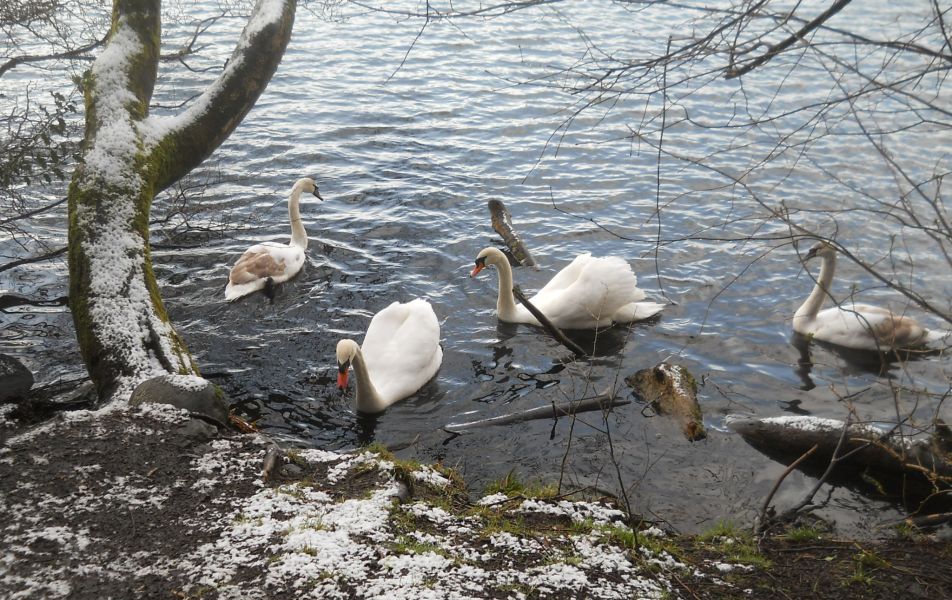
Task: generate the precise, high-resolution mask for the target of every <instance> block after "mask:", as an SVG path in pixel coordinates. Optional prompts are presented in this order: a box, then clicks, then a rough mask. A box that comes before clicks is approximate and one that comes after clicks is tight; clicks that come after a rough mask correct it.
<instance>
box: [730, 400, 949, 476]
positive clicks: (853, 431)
mask: <svg viewBox="0 0 952 600" xmlns="http://www.w3.org/2000/svg"><path fill="white" fill-rule="evenodd" d="M727 425H728V427H730V428H731V429H732V430H734V431H736V432H737V433H739V434H740V435H741V436H742V437H743V438H744V440H745V441H746V442H747V443H748V444H750V445H751V446H753V447H754V448H756V449H758V450H760V451H761V452H763V453H764V454H767V455H768V456H776V457H778V458H780V459H781V460H782V459H783V457H787V456H796V455H799V454H802V453H803V452H805V451H806V450H808V449H809V448H811V447H813V446H817V450H816V452H814V461H821V462H826V463H828V462H829V461H830V460H831V459H832V458H833V457H834V456H833V454H834V452H836V448H837V445H838V444H839V442H840V438H841V437H843V427H845V426H846V423H845V422H843V421H840V420H837V419H821V418H819V417H810V416H789V417H772V418H766V419H748V418H744V417H737V416H729V417H728V419H727ZM944 443H945V440H944V439H943V436H942V430H941V428H940V429H938V430H937V435H935V436H930V437H928V438H919V439H911V438H908V437H905V436H902V435H900V433H899V432H898V431H894V430H885V429H880V428H878V427H873V426H871V425H865V424H854V425H850V426H849V429H848V430H847V431H846V435H845V437H843V444H842V446H841V447H840V449H839V452H838V453H837V455H838V456H839V457H842V458H841V460H843V462H844V463H850V464H853V465H862V466H865V467H870V468H872V469H875V470H878V471H882V472H886V473H892V474H914V475H916V476H919V477H925V478H926V479H928V480H929V481H930V482H932V483H942V484H944V485H945V486H946V487H947V486H949V485H952V456H950V455H949V454H948V453H947V452H946V451H945V450H944Z"/></svg>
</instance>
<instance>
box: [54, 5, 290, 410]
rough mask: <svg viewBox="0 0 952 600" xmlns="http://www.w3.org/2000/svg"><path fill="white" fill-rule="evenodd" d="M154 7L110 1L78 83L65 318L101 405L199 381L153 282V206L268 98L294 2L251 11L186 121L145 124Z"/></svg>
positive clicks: (154, 46) (156, 21)
mask: <svg viewBox="0 0 952 600" xmlns="http://www.w3.org/2000/svg"><path fill="white" fill-rule="evenodd" d="M160 4H161V3H160V2H159V1H158V0H116V1H115V2H114V5H113V21H112V30H111V33H110V37H109V41H108V43H107V45H106V48H105V50H104V51H103V52H102V54H101V55H100V56H99V58H97V60H96V62H95V63H94V65H93V67H92V69H90V71H89V72H87V73H86V75H85V79H84V87H85V98H86V134H85V139H84V140H83V159H82V161H81V164H80V166H79V167H78V168H77V170H76V172H75V173H74V175H73V180H72V183H71V185H70V189H69V271H70V290H69V297H70V309H71V312H72V314H73V321H74V323H75V326H76V335H77V338H78V339H79V346H80V350H81V351H82V354H83V359H84V361H85V362H86V366H87V368H88V370H89V374H90V377H91V378H92V380H93V381H94V382H95V384H96V387H97V388H98V390H99V393H100V396H101V397H103V398H120V397H121V398H127V397H128V395H129V393H130V392H131V391H132V389H133V388H134V387H135V385H137V384H138V383H139V382H141V381H143V380H145V379H148V378H150V377H153V376H155V375H159V374H164V373H197V367H196V365H195V364H194V362H193V361H192V358H191V356H190V355H189V353H188V350H187V349H186V347H185V344H184V343H183V341H182V339H181V338H180V337H179V336H178V334H177V333H176V332H175V330H174V328H173V327H172V325H171V323H170V322H169V319H168V315H167V314H166V311H165V307H164V306H163V304H162V298H161V295H160V293H159V288H158V285H157V283H156V280H155V275H154V274H153V272H152V264H151V259H150V253H149V209H150V207H151V204H152V199H153V198H154V196H155V194H156V193H158V192H159V191H161V190H163V189H165V188H166V187H168V186H170V185H172V184H173V183H175V182H176V181H177V180H178V179H180V178H181V177H182V176H184V175H185V174H187V173H188V172H189V171H190V170H191V169H193V168H194V167H196V166H197V165H198V164H200V163H201V162H202V161H203V160H204V159H205V158H207V157H208V156H209V155H210V154H211V153H212V152H213V151H214V150H215V149H216V148H217V147H218V146H219V145H220V144H221V143H222V142H223V141H224V140H225V139H227V137H228V136H229V135H230V134H231V132H232V131H234V129H235V127H237V126H238V124H239V123H240V122H241V120H242V118H244V116H245V115H246V114H247V113H248V111H249V110H251V108H252V106H254V103H255V101H256V100H257V99H258V96H259V95H260V94H261V92H262V91H264V89H265V87H266V86H267V84H268V82H269V81H270V79H271V76H272V75H273V74H274V71H275V69H277V66H278V64H279V62H280V60H281V57H282V56H283V54H284V49H285V48H286V47H287V43H288V40H289V39H290V36H291V26H292V24H293V21H294V10H295V2H294V1H293V0H259V1H258V3H257V5H256V6H255V8H254V11H253V12H252V15H251V18H250V19H249V22H248V25H247V26H246V27H245V30H244V31H243V32H242V35H241V37H240V39H239V40H238V44H237V46H236V48H235V51H234V53H233V54H232V57H231V59H230V60H229V61H228V65H227V66H226V67H225V69H224V71H223V72H222V74H221V75H220V76H219V78H218V79H217V81H216V82H215V83H214V84H212V85H211V86H210V87H209V88H208V89H206V90H205V92H204V93H203V94H202V96H201V97H200V98H198V99H197V100H196V101H195V102H194V103H192V105H190V106H189V108H187V109H185V110H184V111H183V112H182V114H180V115H178V116H176V117H173V118H168V117H166V118H163V119H158V118H156V117H151V116H149V114H148V107H149V101H150V99H151V97H152V90H153V87H154V85H155V80H156V75H157V68H158V58H159V43H160V38H159V35H160Z"/></svg>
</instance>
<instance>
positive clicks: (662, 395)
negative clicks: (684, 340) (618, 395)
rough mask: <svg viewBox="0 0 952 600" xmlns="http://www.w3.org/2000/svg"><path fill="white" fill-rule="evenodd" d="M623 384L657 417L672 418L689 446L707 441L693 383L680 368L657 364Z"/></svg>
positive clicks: (694, 382)
mask: <svg viewBox="0 0 952 600" xmlns="http://www.w3.org/2000/svg"><path fill="white" fill-rule="evenodd" d="M625 383H627V384H628V385H630V386H631V387H632V388H634V390H635V392H636V393H637V394H638V395H639V396H641V398H642V399H643V400H645V401H646V402H650V403H651V405H652V406H653V407H654V409H655V410H656V411H658V413H659V414H662V415H672V416H674V417H676V418H677V419H678V420H679V421H680V424H681V432H682V433H684V437H686V438H687V439H689V440H691V441H692V442H694V441H697V440H702V439H704V438H705V437H707V432H706V431H705V430H704V420H703V417H702V415H701V406H700V405H699V404H698V402H697V382H696V381H695V380H694V377H693V376H692V375H691V373H690V372H689V371H688V370H687V369H685V368H684V367H682V366H680V365H672V364H670V363H666V362H663V363H659V364H658V365H656V366H655V367H654V368H651V369H642V370H640V371H638V372H637V373H635V374H634V375H629V376H628V377H626V378H625Z"/></svg>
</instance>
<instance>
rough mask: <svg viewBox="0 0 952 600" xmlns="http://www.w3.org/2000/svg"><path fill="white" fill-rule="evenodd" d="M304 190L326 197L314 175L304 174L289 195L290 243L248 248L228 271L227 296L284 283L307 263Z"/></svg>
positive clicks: (238, 296) (235, 298) (239, 295)
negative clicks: (305, 257) (320, 191)
mask: <svg viewBox="0 0 952 600" xmlns="http://www.w3.org/2000/svg"><path fill="white" fill-rule="evenodd" d="M302 192H309V193H311V194H314V195H315V196H317V197H318V198H319V199H320V200H323V198H321V194H320V193H319V192H318V191H317V184H316V183H314V180H313V179H310V178H309V177H303V178H301V179H298V180H297V182H295V184H294V187H292V188H291V197H290V198H289V199H288V216H289V218H290V219H291V243H289V244H288V245H287V246H283V245H281V244H273V243H264V244H255V245H254V246H252V247H251V248H248V249H247V250H245V253H244V254H242V255H241V258H239V259H238V262H236V263H235V266H233V267H232V268H231V271H230V272H229V273H228V285H226V286H225V300H228V301H229V302H231V301H232V300H237V299H238V298H241V297H242V296H246V295H248V294H250V293H251V292H255V291H258V290H260V289H262V288H264V287H265V286H268V287H270V286H271V285H272V284H275V283H282V282H284V281H287V280H288V279H291V278H292V277H294V276H295V275H297V273H298V271H300V270H301V267H302V266H303V265H304V251H305V250H306V249H307V233H306V232H305V231H304V225H302V224H301V211H300V208H299V204H300V202H301V193H302Z"/></svg>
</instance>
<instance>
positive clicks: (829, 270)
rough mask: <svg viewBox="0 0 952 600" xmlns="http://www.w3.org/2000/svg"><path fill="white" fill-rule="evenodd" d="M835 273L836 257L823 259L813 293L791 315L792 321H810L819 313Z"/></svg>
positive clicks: (830, 256) (831, 256)
mask: <svg viewBox="0 0 952 600" xmlns="http://www.w3.org/2000/svg"><path fill="white" fill-rule="evenodd" d="M834 271H836V255H835V254H830V255H828V256H824V257H823V262H822V263H821V264H820V276H819V277H817V280H816V285H815V286H813V291H812V292H810V295H809V296H807V299H806V300H805V301H804V302H803V304H802V305H801V306H800V308H799V309H797V312H796V313H795V314H794V315H793V318H794V319H802V318H808V319H812V318H813V317H815V316H816V314H817V313H818V312H820V306H822V305H823V300H824V299H825V298H826V296H827V294H828V293H829V290H830V284H831V283H832V282H833V273H834Z"/></svg>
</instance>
